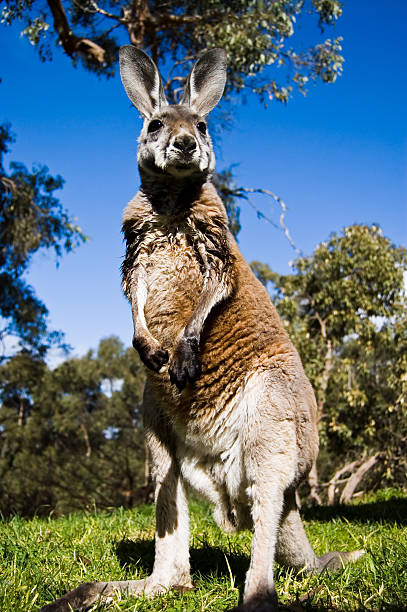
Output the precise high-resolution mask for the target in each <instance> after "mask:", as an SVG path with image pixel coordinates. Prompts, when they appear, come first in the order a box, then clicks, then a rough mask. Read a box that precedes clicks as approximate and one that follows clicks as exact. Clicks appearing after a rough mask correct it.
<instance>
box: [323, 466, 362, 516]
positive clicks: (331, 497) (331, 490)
mask: <svg viewBox="0 0 407 612" xmlns="http://www.w3.org/2000/svg"><path fill="white" fill-rule="evenodd" d="M359 463H360V461H352V462H351V463H347V464H346V465H344V466H343V467H341V469H340V470H337V471H336V472H335V474H334V475H333V476H332V478H331V480H330V481H329V482H328V483H327V485H326V486H327V487H328V506H333V505H334V503H335V494H336V487H337V485H338V484H340V483H342V482H348V480H349V479H348V478H346V479H345V480H341V476H342V475H343V474H346V473H347V472H353V470H354V469H355V467H356V466H357V465H359Z"/></svg>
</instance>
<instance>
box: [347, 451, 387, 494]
mask: <svg viewBox="0 0 407 612" xmlns="http://www.w3.org/2000/svg"><path fill="white" fill-rule="evenodd" d="M379 460H380V456H379V453H376V454H375V455H373V457H370V458H369V459H367V460H366V461H364V462H363V463H362V465H361V466H360V467H359V468H358V469H357V470H356V472H355V473H354V474H352V476H351V477H350V478H349V480H348V482H347V484H346V486H345V487H344V489H343V491H342V494H341V496H340V498H339V501H340V503H341V504H346V503H348V502H350V500H351V499H352V495H353V493H354V491H355V489H356V487H357V486H358V484H359V483H360V481H361V480H362V478H363V477H364V476H365V474H366V473H367V472H368V471H369V470H371V469H372V467H374V466H375V465H376V463H378V462H379Z"/></svg>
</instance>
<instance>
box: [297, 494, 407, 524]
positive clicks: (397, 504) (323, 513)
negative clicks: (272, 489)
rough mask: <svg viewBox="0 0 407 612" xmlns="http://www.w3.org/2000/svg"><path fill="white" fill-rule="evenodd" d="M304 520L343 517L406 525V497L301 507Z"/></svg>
mask: <svg viewBox="0 0 407 612" xmlns="http://www.w3.org/2000/svg"><path fill="white" fill-rule="evenodd" d="M301 515H302V517H303V518H304V519H305V520H306V521H326V522H328V521H331V520H332V519H335V518H344V519H347V520H348V521H359V522H386V523H397V524H398V525H407V498H393V499H389V500H387V501H379V502H371V503H365V504H356V505H352V506H345V505H336V506H318V507H313V508H311V507H307V506H304V507H303V508H302V509H301Z"/></svg>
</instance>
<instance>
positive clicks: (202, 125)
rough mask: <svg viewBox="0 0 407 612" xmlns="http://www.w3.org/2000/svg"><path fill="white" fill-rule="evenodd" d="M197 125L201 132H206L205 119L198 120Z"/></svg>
mask: <svg viewBox="0 0 407 612" xmlns="http://www.w3.org/2000/svg"><path fill="white" fill-rule="evenodd" d="M196 127H197V128H198V130H199V131H200V132H201V134H206V123H204V122H203V121H198V123H197V124H196Z"/></svg>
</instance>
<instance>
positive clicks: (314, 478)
mask: <svg viewBox="0 0 407 612" xmlns="http://www.w3.org/2000/svg"><path fill="white" fill-rule="evenodd" d="M308 484H309V488H310V493H309V497H310V501H311V504H312V505H313V506H321V505H322V500H321V498H320V496H319V483H318V469H317V462H316V461H314V463H313V465H312V468H311V470H310V472H309V474H308Z"/></svg>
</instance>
